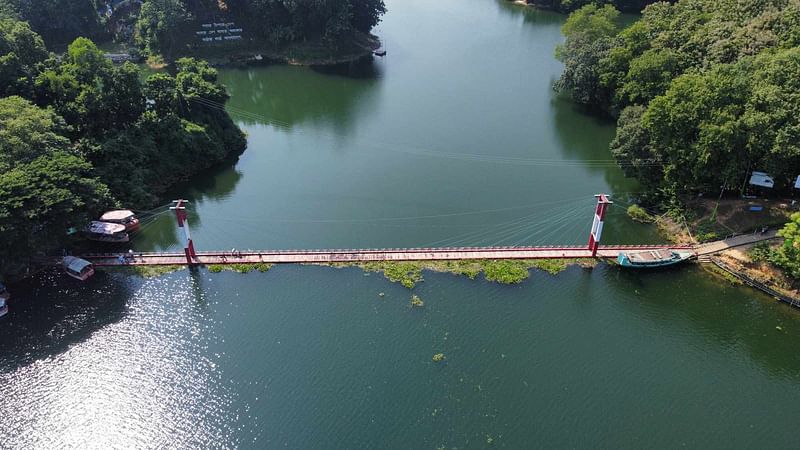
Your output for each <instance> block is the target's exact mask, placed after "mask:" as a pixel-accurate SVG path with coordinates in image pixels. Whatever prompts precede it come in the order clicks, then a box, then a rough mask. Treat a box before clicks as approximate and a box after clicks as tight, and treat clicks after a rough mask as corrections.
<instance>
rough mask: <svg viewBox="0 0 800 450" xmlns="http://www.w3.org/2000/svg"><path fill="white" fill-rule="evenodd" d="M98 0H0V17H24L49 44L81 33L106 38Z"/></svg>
mask: <svg viewBox="0 0 800 450" xmlns="http://www.w3.org/2000/svg"><path fill="white" fill-rule="evenodd" d="M97 3H102V4H104V3H105V2H97ZM97 3H96V2H95V0H0V17H5V18H17V19H20V20H25V21H27V22H28V23H29V24H30V26H31V28H33V30H35V31H36V32H37V33H39V35H41V36H42V38H43V39H44V41H45V43H46V44H47V45H48V46H50V47H51V48H52V47H53V46H61V45H66V44H68V43H70V42H72V41H73V40H74V39H76V38H78V37H81V36H83V37H88V38H92V39H103V38H106V36H107V33H106V30H105V29H104V24H103V20H102V18H101V17H100V15H99V14H98V12H97V6H98V5H97Z"/></svg>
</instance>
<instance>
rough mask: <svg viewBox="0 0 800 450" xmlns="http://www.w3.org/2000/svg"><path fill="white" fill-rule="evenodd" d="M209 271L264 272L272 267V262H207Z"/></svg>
mask: <svg viewBox="0 0 800 450" xmlns="http://www.w3.org/2000/svg"><path fill="white" fill-rule="evenodd" d="M206 268H207V269H208V271H209V272H211V273H220V272H222V271H224V270H229V271H231V272H239V273H250V272H252V271H254V270H257V271H259V272H261V273H264V272H266V271H268V270H269V269H271V268H272V264H267V263H257V264H209V265H208V266H206Z"/></svg>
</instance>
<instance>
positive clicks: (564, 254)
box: [82, 245, 690, 267]
mask: <svg viewBox="0 0 800 450" xmlns="http://www.w3.org/2000/svg"><path fill="white" fill-rule="evenodd" d="M663 248H690V247H680V246H678V247H676V246H665V245H625V246H600V248H599V249H598V252H597V255H596V257H598V258H607V259H613V258H616V257H617V255H618V254H619V252H620V251H625V250H633V251H635V250H657V249H663ZM126 256H127V255H126V254H87V255H83V256H82V257H83V258H85V259H87V260H89V261H91V262H92V263H93V264H94V265H95V266H98V267H110V266H131V265H133V266H150V265H187V260H186V255H185V254H184V253H183V252H179V253H177V252H176V253H134V254H133V257H132V258H131V257H126ZM551 258H567V259H582V258H592V252H591V250H589V249H588V248H586V247H577V246H576V247H459V248H405V249H370V250H363V249H352V250H281V251H275V250H268V251H228V252H197V256H196V257H195V258H194V260H193V263H194V264H199V265H210V264H259V263H267V264H327V263H342V262H376V261H447V260H470V259H551Z"/></svg>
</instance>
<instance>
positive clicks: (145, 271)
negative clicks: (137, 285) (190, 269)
mask: <svg viewBox="0 0 800 450" xmlns="http://www.w3.org/2000/svg"><path fill="white" fill-rule="evenodd" d="M185 268H186V266H118V267H104V268H103V270H105V271H108V272H120V273H125V274H129V275H136V276H139V277H142V278H155V277H160V276H161V275H166V274H169V273H173V272H177V271H179V270H183V269H185Z"/></svg>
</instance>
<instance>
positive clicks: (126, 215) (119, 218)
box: [100, 209, 139, 233]
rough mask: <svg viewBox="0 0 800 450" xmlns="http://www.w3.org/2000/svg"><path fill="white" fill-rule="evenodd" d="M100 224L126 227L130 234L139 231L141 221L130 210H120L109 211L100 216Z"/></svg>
mask: <svg viewBox="0 0 800 450" xmlns="http://www.w3.org/2000/svg"><path fill="white" fill-rule="evenodd" d="M100 222H108V223H118V224H120V225H125V231H127V232H128V233H131V232H134V231H136V230H138V229H139V219H138V218H137V217H136V215H135V214H134V213H133V211H131V210H128V209H118V210H115V211H108V212H106V213H105V214H103V215H102V216H100Z"/></svg>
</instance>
